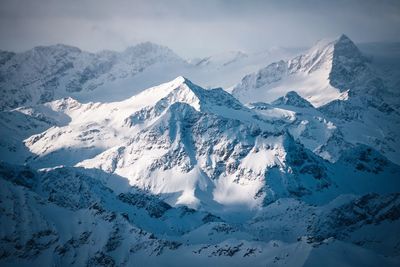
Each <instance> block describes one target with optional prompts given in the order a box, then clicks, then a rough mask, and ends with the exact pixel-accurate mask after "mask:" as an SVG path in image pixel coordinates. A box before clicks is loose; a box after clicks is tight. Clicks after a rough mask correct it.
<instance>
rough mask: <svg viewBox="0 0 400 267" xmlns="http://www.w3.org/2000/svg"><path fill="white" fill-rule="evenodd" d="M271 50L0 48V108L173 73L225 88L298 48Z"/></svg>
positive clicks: (121, 87) (131, 86)
mask: <svg viewBox="0 0 400 267" xmlns="http://www.w3.org/2000/svg"><path fill="white" fill-rule="evenodd" d="M273 51H274V53H272V52H271V51H269V50H268V51H264V52H262V53H257V54H249V55H247V54H244V53H241V52H230V53H224V54H219V55H215V56H212V57H208V58H206V59H202V60H200V61H199V60H190V61H186V60H184V59H182V58H181V57H179V56H178V55H176V54H175V53H174V52H173V51H172V50H170V49H169V48H167V47H164V46H160V45H157V44H153V43H150V42H147V43H141V44H138V45H136V46H133V47H129V48H127V49H126V50H124V51H122V52H115V51H101V52H97V53H90V52H85V51H81V50H80V49H79V48H77V47H72V46H67V45H53V46H39V47H35V48H33V49H31V50H29V51H26V52H23V53H13V52H7V51H0V97H1V100H0V110H7V109H10V108H16V107H19V106H22V105H32V104H39V103H45V102H49V101H52V100H56V99H60V98H63V97H73V98H75V99H77V100H79V101H82V102H90V101H102V102H109V101H121V100H124V99H126V98H128V97H130V96H132V95H134V94H136V93H139V92H140V91H141V90H143V89H145V88H148V87H151V86H156V85H158V84H161V83H163V82H165V81H168V80H172V79H174V78H175V77H177V76H179V75H187V76H189V77H193V79H194V80H195V81H197V82H201V83H202V84H205V85H206V86H207V87H211V88H213V87H220V86H224V87H231V86H233V85H234V84H236V83H238V82H239V81H240V79H241V77H243V76H244V75H245V74H247V73H249V72H253V71H255V70H257V69H258V68H260V67H261V66H263V65H265V64H268V63H270V62H272V61H273V60H276V59H277V58H279V57H284V58H286V57H289V56H292V55H294V53H295V52H296V51H298V50H297V49H284V48H281V49H275V50H273Z"/></svg>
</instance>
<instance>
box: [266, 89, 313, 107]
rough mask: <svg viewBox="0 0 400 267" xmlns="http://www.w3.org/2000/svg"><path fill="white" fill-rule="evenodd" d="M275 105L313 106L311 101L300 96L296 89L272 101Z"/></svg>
mask: <svg viewBox="0 0 400 267" xmlns="http://www.w3.org/2000/svg"><path fill="white" fill-rule="evenodd" d="M272 104H273V105H290V106H294V107H299V108H311V107H312V105H311V104H310V102H308V101H307V100H305V99H304V98H302V97H301V96H299V94H297V93H296V92H295V91H290V92H288V93H286V95H285V96H282V97H280V98H278V99H277V100H275V101H273V102H272Z"/></svg>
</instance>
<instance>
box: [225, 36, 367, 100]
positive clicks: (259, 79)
mask: <svg viewBox="0 0 400 267" xmlns="http://www.w3.org/2000/svg"><path fill="white" fill-rule="evenodd" d="M372 78H373V77H371V72H370V70H369V68H368V66H367V61H366V59H365V58H364V56H363V55H362V54H361V52H360V51H359V50H358V48H357V47H356V45H355V44H354V43H353V42H352V41H351V40H350V39H349V38H348V37H347V36H345V35H342V36H340V37H339V38H338V39H336V40H334V41H329V40H322V41H320V42H318V43H317V44H316V45H315V46H314V47H312V48H311V49H310V50H309V51H308V52H306V53H305V54H304V55H300V56H297V57H295V58H293V59H291V60H288V61H283V60H282V61H278V62H275V63H272V64H270V65H268V66H267V67H265V68H263V69H261V70H259V71H258V72H256V73H253V74H249V75H247V76H245V77H244V78H243V79H242V81H241V82H240V83H239V84H238V85H237V86H236V87H235V88H234V89H233V95H234V96H236V97H237V98H238V99H239V100H241V101H242V102H244V103H247V102H255V101H263V102H271V101H273V100H275V99H276V98H278V97H279V96H281V95H282V94H284V93H286V92H289V91H296V92H297V93H298V94H300V95H301V96H302V97H303V98H305V99H307V100H308V101H309V102H311V103H312V104H313V105H314V106H316V107H319V106H322V105H324V104H327V103H329V102H331V101H333V100H337V99H339V100H345V99H347V97H348V91H349V90H352V91H354V90H356V89H359V87H361V84H360V83H362V85H365V84H367V82H369V81H370V80H371V79H372ZM363 90H366V89H363Z"/></svg>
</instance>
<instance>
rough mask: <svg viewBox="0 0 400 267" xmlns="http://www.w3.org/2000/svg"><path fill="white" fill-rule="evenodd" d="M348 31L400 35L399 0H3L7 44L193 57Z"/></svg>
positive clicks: (0, 13) (0, 42)
mask: <svg viewBox="0 0 400 267" xmlns="http://www.w3.org/2000/svg"><path fill="white" fill-rule="evenodd" d="M342 33H345V34H346V35H347V36H349V37H350V38H351V39H352V40H353V41H355V42H357V43H361V42H382V41H384V42H399V41H400V1H399V0H381V1H378V0H335V1H332V0H330V1H324V0H319V1H317V0H303V1H300V0H298V1H297V0H291V1H289V0H279V1H275V0H269V1H268V0H264V1H263V0H241V1H239V0H198V1H195V0H133V1H127V0H113V1H111V0H69V1H67V0H65V1H59V0H0V36H1V38H0V49H3V50H10V51H17V52H19V51H24V50H28V49H30V48H32V47H34V46H37V45H51V44H57V43H63V44H68V45H73V46H78V47H80V48H81V49H83V50H87V51H99V50H103V49H111V50H119V51H120V50H123V49H125V48H126V47H129V46H132V45H135V44H137V43H140V42H145V41H151V42H154V43H158V44H161V45H166V46H168V47H170V48H171V49H173V50H174V51H175V52H176V53H177V54H179V55H181V56H183V57H186V58H190V57H200V56H207V55H212V54H218V53H221V52H224V51H233V50H241V51H244V52H256V51H262V50H266V49H269V48H271V47H308V46H311V45H312V44H314V43H315V42H316V41H318V40H320V39H322V38H332V37H335V36H339V35H340V34H342Z"/></svg>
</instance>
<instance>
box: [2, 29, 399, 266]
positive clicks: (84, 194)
mask: <svg viewBox="0 0 400 267" xmlns="http://www.w3.org/2000/svg"><path fill="white" fill-rule="evenodd" d="M377 46H378V45H375V46H364V48H363V49H361V50H360V49H359V48H358V46H357V45H356V44H354V43H353V42H352V41H351V40H350V39H349V38H348V37H347V36H345V35H342V36H340V37H338V38H336V39H335V40H322V41H319V42H318V43H317V44H316V45H315V46H314V47H312V48H310V49H309V50H306V51H303V50H300V49H297V50H295V49H284V48H276V49H273V50H268V51H264V52H260V53H258V54H245V53H242V52H229V53H225V54H221V55H215V56H210V57H206V58H201V59H190V60H184V59H182V58H180V57H179V56H178V55H176V54H175V53H174V52H173V51H172V50H170V49H169V48H167V47H163V46H159V45H156V44H152V43H143V44H139V45H137V46H134V47H131V48H128V49H126V50H125V51H123V52H113V51H102V52H98V53H89V52H85V51H81V50H80V49H78V48H75V47H70V46H66V45H55V46H47V47H45V46H41V47H35V48H33V49H32V50H29V51H27V52H23V53H14V52H6V51H2V52H1V53H0V88H1V91H0V96H1V97H0V110H1V112H0V137H1V138H0V210H1V212H0V226H1V227H0V265H1V266H13V267H14V266H188V265H191V266H399V265H400V231H399V229H400V156H399V153H398V151H399V149H400V104H399V103H400V102H399V99H400V93H399V91H398V89H399V88H398V84H399V83H398V79H397V78H396V77H395V74H393V73H396V72H395V71H393V72H391V73H389V72H386V71H385V68H387V66H388V65H387V64H383V63H382V62H384V61H385V60H384V57H382V56H381V57H378V56H379V55H378V54H377V51H379V49H378V48H377ZM297 53H302V54H300V55H297V56H296V55H295V54H297ZM275 61H276V62H275ZM390 64H394V63H390ZM391 66H393V65H391ZM219 86H222V87H223V88H221V87H219Z"/></svg>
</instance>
